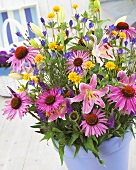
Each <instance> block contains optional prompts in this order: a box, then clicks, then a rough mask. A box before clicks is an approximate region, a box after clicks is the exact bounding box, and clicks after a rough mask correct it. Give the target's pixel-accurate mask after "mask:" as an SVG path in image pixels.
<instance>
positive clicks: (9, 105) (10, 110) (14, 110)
mask: <svg viewBox="0 0 136 170" xmlns="http://www.w3.org/2000/svg"><path fill="white" fill-rule="evenodd" d="M10 92H11V96H12V99H11V100H7V101H6V108H5V109H3V110H4V113H3V114H4V115H5V114H8V117H7V119H10V120H12V119H14V118H15V116H16V115H17V114H18V115H19V117H20V119H22V117H23V116H24V115H25V114H26V113H27V111H28V106H29V105H30V104H32V102H31V99H30V98H29V97H28V96H27V91H26V90H25V91H24V92H22V93H21V94H17V93H16V92H14V91H13V90H12V89H11V90H10Z"/></svg>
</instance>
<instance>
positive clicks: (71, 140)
mask: <svg viewBox="0 0 136 170" xmlns="http://www.w3.org/2000/svg"><path fill="white" fill-rule="evenodd" d="M78 137H79V133H78V132H77V133H74V134H72V136H71V138H70V140H69V142H68V145H69V146H71V145H73V143H74V142H75V140H76V139H77V138H78Z"/></svg>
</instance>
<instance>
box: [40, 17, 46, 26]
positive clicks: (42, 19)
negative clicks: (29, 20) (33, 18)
mask: <svg viewBox="0 0 136 170" xmlns="http://www.w3.org/2000/svg"><path fill="white" fill-rule="evenodd" d="M40 20H41V22H42V23H43V24H44V25H45V20H44V18H42V17H41V18H40Z"/></svg>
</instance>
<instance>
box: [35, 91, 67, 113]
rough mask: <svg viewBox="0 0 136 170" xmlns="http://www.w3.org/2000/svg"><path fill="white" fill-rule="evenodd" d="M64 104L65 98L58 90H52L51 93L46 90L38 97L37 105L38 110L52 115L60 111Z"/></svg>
mask: <svg viewBox="0 0 136 170" xmlns="http://www.w3.org/2000/svg"><path fill="white" fill-rule="evenodd" d="M63 102H64V97H63V96H62V95H60V94H59V93H58V89H56V88H51V89H50V90H49V91H47V90H44V91H43V93H42V94H41V95H39V96H38V99H37V101H36V104H37V108H38V109H40V110H42V112H48V113H51V112H53V111H54V110H57V109H59V107H60V106H61V105H62V103H63Z"/></svg>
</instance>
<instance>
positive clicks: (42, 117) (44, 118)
mask: <svg viewBox="0 0 136 170" xmlns="http://www.w3.org/2000/svg"><path fill="white" fill-rule="evenodd" d="M36 110H37V113H38V116H39V117H40V118H41V119H42V120H43V121H44V122H46V116H45V113H44V112H42V111H41V110H39V109H38V108H36Z"/></svg>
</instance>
